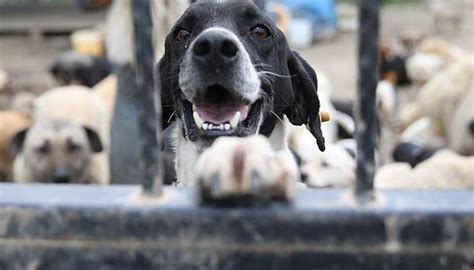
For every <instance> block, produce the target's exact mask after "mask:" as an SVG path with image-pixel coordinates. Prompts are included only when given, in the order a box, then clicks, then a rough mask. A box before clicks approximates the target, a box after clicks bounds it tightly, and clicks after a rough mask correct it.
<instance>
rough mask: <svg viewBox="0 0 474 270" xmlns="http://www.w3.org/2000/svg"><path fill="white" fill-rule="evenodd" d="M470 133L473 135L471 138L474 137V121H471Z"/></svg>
mask: <svg viewBox="0 0 474 270" xmlns="http://www.w3.org/2000/svg"><path fill="white" fill-rule="evenodd" d="M468 129H469V133H471V136H472V137H474V120H472V121H471V123H469V127H468Z"/></svg>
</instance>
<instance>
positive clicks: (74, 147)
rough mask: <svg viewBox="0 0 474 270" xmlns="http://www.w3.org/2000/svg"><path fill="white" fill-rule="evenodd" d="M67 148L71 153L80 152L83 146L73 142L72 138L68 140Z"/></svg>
mask: <svg viewBox="0 0 474 270" xmlns="http://www.w3.org/2000/svg"><path fill="white" fill-rule="evenodd" d="M66 149H67V151H68V152H69V153H75V152H79V151H80V150H81V146H80V145H78V144H75V143H73V142H71V141H70V140H68V142H67V144H66Z"/></svg>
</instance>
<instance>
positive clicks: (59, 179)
mask: <svg viewBox="0 0 474 270" xmlns="http://www.w3.org/2000/svg"><path fill="white" fill-rule="evenodd" d="M53 182H54V183H56V184H67V183H69V182H71V175H70V174H69V172H68V170H66V169H65V168H58V169H56V170H55V172H54V176H53Z"/></svg>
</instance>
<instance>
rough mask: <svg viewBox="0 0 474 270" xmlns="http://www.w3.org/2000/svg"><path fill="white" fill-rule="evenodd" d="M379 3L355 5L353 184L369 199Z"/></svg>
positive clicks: (375, 0) (359, 194)
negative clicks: (356, 75) (356, 68)
mask: <svg viewBox="0 0 474 270" xmlns="http://www.w3.org/2000/svg"><path fill="white" fill-rule="evenodd" d="M379 6H380V3H379V0H360V3H359V26H360V28H359V40H358V46H359V47H358V53H359V63H358V64H359V78H358V100H357V102H356V105H355V106H356V108H355V115H356V122H357V134H356V140H357V169H356V170H357V172H356V173H357V181H356V185H355V191H354V192H355V195H356V197H357V198H359V199H363V198H371V197H372V192H373V188H374V175H375V170H376V165H375V152H374V150H375V140H376V122H377V115H376V105H375V91H376V88H377V80H378V78H377V58H378V40H379Z"/></svg>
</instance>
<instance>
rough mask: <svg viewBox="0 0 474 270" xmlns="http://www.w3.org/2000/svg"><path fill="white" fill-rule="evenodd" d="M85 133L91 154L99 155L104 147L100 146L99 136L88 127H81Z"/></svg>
mask: <svg viewBox="0 0 474 270" xmlns="http://www.w3.org/2000/svg"><path fill="white" fill-rule="evenodd" d="M82 128H83V129H84V131H85V132H86V136H87V140H88V141H89V145H90V147H91V149H92V151H93V152H95V153H100V152H102V151H103V150H104V146H103V145H102V140H101V139H100V137H99V134H97V132H95V130H93V129H92V128H90V127H86V126H83V127H82Z"/></svg>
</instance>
